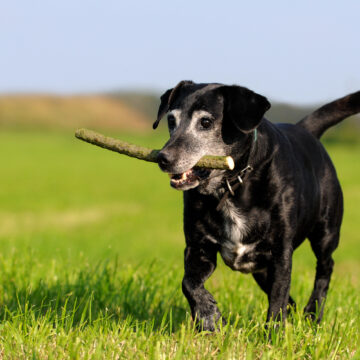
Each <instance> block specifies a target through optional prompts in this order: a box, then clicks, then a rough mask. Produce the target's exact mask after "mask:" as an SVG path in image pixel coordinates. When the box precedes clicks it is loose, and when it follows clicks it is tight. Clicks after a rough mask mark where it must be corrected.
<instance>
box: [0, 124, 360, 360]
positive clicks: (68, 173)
mask: <svg viewBox="0 0 360 360" xmlns="http://www.w3.org/2000/svg"><path fill="white" fill-rule="evenodd" d="M107 134H108V135H112V136H118V137H121V138H122V139H124V140H130V141H133V142H136V143H139V144H142V145H146V146H151V147H155V148H160V147H161V146H162V144H163V143H164V142H165V141H166V139H167V135H166V133H165V132H160V133H155V132H154V133H149V134H146V133H145V134H143V135H131V134H125V133H115V134H114V133H107ZM325 145H326V148H327V150H328V152H329V153H330V156H331V158H332V159H333V161H334V163H335V167H336V169H337V173H338V176H339V178H340V182H341V184H342V187H343V192H344V197H345V215H344V222H343V227H342V232H341V240H340V245H339V248H338V249H337V251H336V252H335V255H334V258H335V270H334V275H333V281H332V283H331V288H330V291H329V300H328V302H327V305H326V309H325V317H324V325H323V326H324V329H325V330H324V333H323V334H322V336H323V339H322V338H321V336H320V335H321V332H320V335H319V336H320V340H318V342H317V343H316V344H313V343H311V344H310V345H309V344H307V345H306V341H305V343H304V341H300V340H299V344H298V346H296V345H294V342H295V340H292V342H291V344H292V345H291V347H289V346H290V345H289V344H290V340H289V339H287V341H286V344H287V345H286V346H285V345H281V344H280V343H276V341H275V343H273V344H272V345H269V344H267V343H266V341H263V340H261V339H260V338H261V336H260V335H259V334H260V330H259V329H260V328H261V326H262V325H261V324H262V323H263V320H264V317H265V313H266V298H265V296H264V295H263V294H262V293H261V291H260V290H259V289H258V288H257V286H256V285H255V283H254V282H253V280H252V278H251V276H249V275H243V274H240V273H235V272H232V271H231V270H230V269H229V268H227V267H225V266H224V265H223V263H222V260H221V258H219V259H218V260H219V266H218V269H217V270H216V272H215V273H214V275H213V276H212V278H211V279H210V280H209V281H208V283H207V287H208V288H209V289H210V290H211V291H212V292H213V293H214V294H215V297H216V298H217V299H218V300H219V306H220V307H221V309H222V310H223V312H224V314H226V316H227V315H228V316H229V317H230V323H232V325H233V327H234V329H235V330H236V331H235V330H234V331H232V332H231V335H221V338H219V337H218V335H214V338H213V339H209V337H208V338H206V337H200V338H199V337H198V336H199V335H195V334H193V333H192V332H191V326H192V325H191V321H190V320H189V311H188V305H187V303H186V301H185V299H184V298H183V295H182V293H181V286H180V284H181V278H182V271H183V270H182V267H183V249H184V239H183V233H182V194H181V193H180V192H177V191H175V190H173V189H172V188H170V186H169V179H168V177H167V175H166V174H163V173H161V172H160V170H159V169H158V167H157V166H156V165H154V164H149V163H145V162H141V161H138V160H134V159H130V158H127V157H124V156H120V155H119V154H116V153H112V152H110V151H106V150H103V149H99V148H97V147H94V146H91V145H89V144H86V143H83V142H80V141H79V140H76V139H75V138H74V136H73V133H72V131H35V130H29V131H21V130H9V129H8V130H3V131H1V132H0V159H1V170H0V173H1V182H0V270H1V273H0V316H1V324H0V350H1V351H2V352H1V356H0V357H5V358H17V357H19V358H20V357H23V358H30V357H32V358H97V357H98V358H116V357H117V356H118V357H120V358H122V357H124V358H131V357H132V356H133V357H137V358H161V356H162V355H161V354H163V358H175V357H176V356H178V357H179V358H180V357H188V358H202V356H204V357H205V355H206V354H207V353H206V352H207V351H208V357H209V356H210V357H218V358H227V357H229V358H231V357H232V356H233V358H252V357H253V356H254V357H256V358H258V357H259V358H260V357H264V358H274V357H273V356H277V357H280V358H282V357H284V358H301V357H303V358H327V356H329V357H328V358H332V357H333V358H352V357H356V356H357V355H356V350H357V347H358V345H359V342H358V340H359V338H358V336H359V333H360V330H359V329H360V316H359V301H358V300H357V297H358V294H359V290H360V286H359V285H360V236H359V233H360V206H359V204H360V163H359V155H360V142H351V143H346V142H331V143H325ZM314 270H315V258H314V256H313V254H312V252H311V250H310V246H309V245H308V243H305V244H303V245H302V246H301V248H300V249H298V250H297V251H296V254H295V258H294V267H293V276H292V279H293V280H292V290H291V293H292V295H293V297H294V298H295V300H296V301H297V302H298V303H299V308H300V309H301V308H303V307H304V306H305V304H306V301H307V299H308V297H309V296H310V292H311V289H312V284H313V276H314ZM89 299H90V300H89ZM70 305H71V308H70ZM67 306H68V308H67ZM169 314H171V316H170V315H169ZM238 316H240V318H241V319H242V320H238V319H239V317H238ZM336 317H337V320H336ZM334 319H335V320H334ZM339 319H340V320H339ZM61 321H62V322H61ZM237 321H240V322H243V323H242V324H243V325H241V326H240V325H236V324H237ZM298 321H300V320H298ZM300 322H301V321H300ZM139 324H142V325H141V326H143V328H141V329H140V328H138V330H137V331H134V326H135V328H136V326H140V325H139ZM149 324H150V325H149ZM249 324H250V325H249ZM251 324H252V325H254V328H256V329H257V330H256V331H255V330H254V331H255V333H256V334H257V335H254V334H252V335H249V334H247V333H246V331H250V328H251V326H252V325H251ZM296 324H299V322H296ZM141 326H140V327H141ZM149 326H150V329H151V330H149ZM184 326H185V330H184ZM248 326H250V327H248ZM304 326H305V325H304V323H301V330H299V331H295V330H294V332H293V334H295V335H294V336H296V334H298V335H299V336H301V335H303V337H304V338H305V339H309V338H311V337H312V336H315V335H314V334H315V332H316V331H315V330H314V329H313V328H312V327H311V326H310V325H309V326H308V327H306V326H305V328H304ZM336 326H340V327H339V328H338V330H336V331H338V333H337V334H340V335H341V338H342V342H340V344H338V343H337V342H336V341H334V340H331V339H333V337H334V336H332V335H331V329H335V328H336ZM294 327H295V325H294ZM164 328H166V329H167V330H166V331H168V335H164V333H163V332H162V330H161V329H164ZM121 329H122V330H121ZM129 329H130V330H129ZM189 329H190V330H189ZM244 329H246V331H245V330H244ZM127 331H128V332H127ZM314 331H315V332H314ZM141 334H142V335H141ZM221 334H222V333H221ZM239 334H242V335H241V336H240V335H239ZM286 334H288V332H286ZM340 335H339V336H340ZM201 336H202V335H201ZM227 336H232V337H233V338H231V337H230V338H229V339H233V340H232V341H230V340H229V339H228V340H226V339H227ZM55 338H56V339H57V340H56V341H55V340H54V339H55ZM39 339H40V340H39ZM61 339H62V340H61ZM77 339H78V340H77ZM184 339H187V340H184ZM236 339H237V340H236ZM244 339H252V341H250V342H244V341H245V340H244ZM54 341H55V343H54ZM186 341H188V343H186ZM224 341H228V343H225V344H224ZM229 341H230V342H229ZM309 341H310V340H309ZM94 342H95V343H96V346H95V345H94ZM310 342H311V341H310ZM185 343H186V344H188V346H185V345H184V344H185ZM235 343H236V344H238V345H236V344H235ZM119 344H120V345H119ZM189 344H191V345H189ZM239 344H240V345H239ZM256 344H257V345H256ZM279 344H280V345H279ZM94 346H95V347H94ZM204 354H205V355H204Z"/></svg>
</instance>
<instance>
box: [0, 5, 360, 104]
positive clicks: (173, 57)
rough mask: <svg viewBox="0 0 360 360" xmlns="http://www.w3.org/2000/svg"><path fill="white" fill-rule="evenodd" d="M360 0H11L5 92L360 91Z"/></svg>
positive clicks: (1, 23) (1, 65)
mask: <svg viewBox="0 0 360 360" xmlns="http://www.w3.org/2000/svg"><path fill="white" fill-rule="evenodd" d="M359 14H360V1H358V0H352V1H347V0H343V1H332V0H328V1H323V0H318V1H307V0H303V1H276V0H273V1H235V0H234V1H227V0H223V1H219V0H217V1H212V0H207V1H202V0H199V1H195V0H193V1H188V0H183V1H177V0H173V1H137V0H132V1H130V0H128V1H120V0H117V1H110V0H102V1H100V0H98V1H95V0H72V1H71V0H62V1H57V0H52V1H50V0H32V1H29V0H23V1H20V0H19V1H18V0H7V1H6V0H5V1H2V2H1V3H0V46H1V48H0V93H8V92H52V93H65V94H67V93H70V94H72V93H83V92H84V93H87V92H98V91H108V90H115V89H145V90H146V89H147V90H152V89H154V90H156V91H163V90H165V89H167V88H169V87H172V86H173V85H174V84H175V83H177V82H178V81H179V80H182V79H190V80H194V81H197V82H223V83H231V84H233V83H237V84H240V85H244V86H247V87H249V88H251V89H253V90H255V91H257V92H259V93H261V94H264V95H266V96H268V97H269V98H271V99H275V100H278V101H288V102H292V103H309V102H310V103H312V102H319V101H326V100H328V99H331V98H335V97H338V96H342V95H344V94H345V93H348V92H351V91H355V90H358V89H359V88H360V20H359V16H360V15H359Z"/></svg>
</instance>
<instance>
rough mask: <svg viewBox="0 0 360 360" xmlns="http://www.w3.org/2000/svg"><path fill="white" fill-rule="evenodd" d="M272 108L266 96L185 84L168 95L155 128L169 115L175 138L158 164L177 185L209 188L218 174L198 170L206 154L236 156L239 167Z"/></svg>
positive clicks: (218, 86)
mask: <svg viewBox="0 0 360 360" xmlns="http://www.w3.org/2000/svg"><path fill="white" fill-rule="evenodd" d="M269 108H270V103H269V102H268V101H267V99H266V98H265V97H263V96H261V95H258V94H256V93H254V92H253V91H251V90H249V89H247V88H244V87H240V86H236V85H232V86H227V85H222V84H195V83H193V82H192V81H181V82H180V83H179V84H178V85H177V86H175V87H174V88H172V89H169V90H167V91H166V92H165V93H164V94H163V95H162V96H161V104H160V107H159V111H158V117H157V120H156V122H155V123H154V125H153V127H154V129H156V127H157V126H158V124H159V122H160V120H161V118H162V117H164V116H165V114H167V121H168V128H169V132H170V139H169V141H168V142H167V143H166V144H165V146H164V147H163V148H162V150H161V151H160V153H159V156H158V162H159V166H160V168H161V169H162V170H163V171H165V172H167V173H169V174H170V176H171V182H170V184H171V186H173V187H174V188H176V189H179V190H188V189H191V188H194V187H196V186H198V185H199V184H203V185H204V184H206V181H207V179H208V178H209V175H210V174H211V173H212V172H214V170H198V169H194V168H193V167H194V166H195V164H196V163H197V162H198V161H199V160H200V158H201V157H203V156H204V155H230V156H232V157H233V158H234V159H235V163H236V160H237V159H238V158H239V156H240V155H241V154H242V152H243V150H244V146H245V144H246V143H247V139H248V137H249V134H250V133H251V132H252V131H253V130H255V129H256V128H257V127H258V126H259V124H260V122H261V120H262V118H263V115H264V113H265V112H266V111H267V110H268V109H269Z"/></svg>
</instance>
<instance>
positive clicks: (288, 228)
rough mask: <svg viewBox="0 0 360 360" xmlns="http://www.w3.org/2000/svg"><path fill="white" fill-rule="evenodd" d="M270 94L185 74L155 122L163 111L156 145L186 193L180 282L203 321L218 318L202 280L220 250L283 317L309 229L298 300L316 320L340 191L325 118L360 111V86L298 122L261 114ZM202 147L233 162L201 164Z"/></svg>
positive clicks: (211, 324)
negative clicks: (307, 273) (310, 264)
mask: <svg viewBox="0 0 360 360" xmlns="http://www.w3.org/2000/svg"><path fill="white" fill-rule="evenodd" d="M269 108H270V103H269V101H268V100H267V99H266V98H265V97H264V96H262V95H259V94H257V93H255V92H253V91H251V90H249V89H247V88H245V87H241V86H237V85H229V86H228V85H223V84H216V83H212V84H196V83H194V82H192V81H181V82H180V83H179V84H178V85H177V86H175V87H174V88H172V89H169V90H167V91H166V92H165V93H164V94H163V95H162V96H161V104H160V107H159V110H158V116H157V119H156V121H155V123H154V125H153V128H154V129H156V127H157V126H158V124H159V122H160V120H161V118H162V117H164V116H165V114H167V121H168V128H169V132H170V139H169V141H168V142H167V143H166V144H165V145H164V147H163V148H162V149H161V151H160V152H159V154H158V163H159V166H160V168H161V170H162V171H164V172H166V173H169V175H170V177H171V180H170V184H171V186H172V187H174V188H175V189H178V190H182V191H183V192H184V193H183V197H184V233H185V239H186V248H185V254H184V255H185V260H184V263H185V273H184V278H183V281H182V290H183V293H184V295H185V297H186V298H187V300H188V302H189V305H190V308H191V314H192V318H193V319H194V320H195V321H196V324H197V325H198V326H199V327H200V329H201V330H207V331H214V330H215V329H216V328H217V326H218V325H219V324H218V322H219V321H222V323H223V324H225V323H226V322H225V320H224V318H223V317H222V316H221V313H220V310H219V309H218V307H217V306H216V301H215V299H214V298H213V296H212V295H211V294H210V293H209V291H207V290H206V289H205V287H204V282H205V281H206V280H207V279H208V278H209V277H210V275H211V274H212V273H213V271H214V270H215V268H216V261H217V253H218V252H220V254H221V256H222V258H223V260H224V262H225V264H226V265H228V266H229V267H230V268H231V269H233V270H236V271H240V272H242V273H251V274H252V276H253V277H254V279H255V281H256V282H257V284H258V285H259V286H260V288H261V289H262V290H263V291H264V292H265V293H266V295H267V297H268V302H269V306H268V312H267V318H266V320H267V323H268V322H269V321H270V320H274V321H280V320H281V319H282V320H283V321H284V320H285V318H286V315H287V310H288V305H292V306H295V301H294V300H293V299H292V297H291V296H290V294H289V292H290V280H291V268H292V255H293V251H294V250H295V249H296V248H297V247H298V246H299V245H300V244H301V243H302V242H303V241H304V240H305V239H306V238H307V239H309V241H310V243H311V247H312V250H313V252H314V254H315V256H316V259H317V266H316V275H315V283H314V289H313V291H312V294H311V296H310V299H309V301H308V303H307V305H306V307H305V309H304V311H305V313H306V314H307V316H310V317H311V318H312V319H313V320H314V321H315V320H316V321H318V322H320V320H321V318H322V316H323V309H324V302H325V298H326V294H327V290H328V287H329V282H330V277H331V273H332V271H333V266H334V261H333V259H332V253H333V251H334V250H335V249H336V248H337V246H338V243H339V234H340V226H341V222H342V215H343V196H342V191H341V187H340V184H339V181H338V178H337V175H336V171H335V168H334V166H333V164H332V162H331V160H330V158H329V155H328V154H327V152H326V150H325V149H324V147H323V146H322V144H321V143H320V141H319V138H320V137H321V135H322V134H323V133H324V132H325V131H326V130H327V129H328V128H329V127H331V126H333V125H335V124H337V123H339V122H340V121H341V120H343V119H345V118H346V117H348V116H350V115H352V114H355V113H357V112H360V91H359V92H356V93H353V94H350V95H348V96H346V97H343V98H341V99H338V100H336V101H334V102H331V103H329V104H327V105H325V106H323V107H321V108H320V109H318V110H316V111H315V112H313V113H312V114H310V115H309V116H307V117H305V118H304V119H303V120H301V121H300V122H298V123H296V124H273V123H271V122H269V121H268V120H266V119H265V118H264V114H265V112H266V111H267V110H268V109H269ZM204 155H226V156H231V157H232V158H233V159H234V162H235V168H234V170H231V171H230V170H208V169H206V170H203V169H202V170H200V169H197V168H196V167H195V164H196V163H197V162H198V160H199V159H200V158H201V157H202V156H204Z"/></svg>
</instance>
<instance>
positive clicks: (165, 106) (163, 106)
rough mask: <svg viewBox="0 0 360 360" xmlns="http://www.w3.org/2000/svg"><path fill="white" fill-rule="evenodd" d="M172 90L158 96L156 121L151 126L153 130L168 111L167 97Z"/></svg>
mask: <svg viewBox="0 0 360 360" xmlns="http://www.w3.org/2000/svg"><path fill="white" fill-rule="evenodd" d="M173 90H174V89H173V88H172V89H169V90H166V91H165V92H164V93H163V94H162V95H161V96H160V100H161V102H160V106H159V110H158V114H157V118H156V121H155V122H154V124H153V129H156V128H157V127H158V125H159V122H160V120H161V119H162V117H163V116H164V115H165V114H166V113H167V112H168V110H169V97H170V95H171V93H172V91H173Z"/></svg>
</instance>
